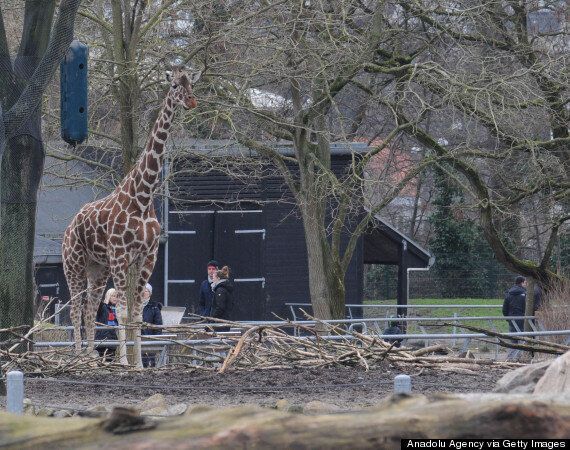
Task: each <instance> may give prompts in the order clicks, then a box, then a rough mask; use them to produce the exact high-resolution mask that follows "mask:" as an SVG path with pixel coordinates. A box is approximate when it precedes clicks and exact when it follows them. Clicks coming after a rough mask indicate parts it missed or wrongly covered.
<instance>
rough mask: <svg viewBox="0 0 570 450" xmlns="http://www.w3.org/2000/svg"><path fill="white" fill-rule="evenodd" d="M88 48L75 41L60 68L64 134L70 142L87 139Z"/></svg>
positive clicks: (73, 143)
mask: <svg viewBox="0 0 570 450" xmlns="http://www.w3.org/2000/svg"><path fill="white" fill-rule="evenodd" d="M88 58H89V47H87V45H85V44H82V43H81V42H79V41H77V40H74V41H73V42H72V43H71V45H70V46H69V49H68V50H67V54H66V55H65V58H64V59H63V61H62V63H61V66H60V71H61V77H60V78H61V86H60V96H61V137H62V138H63V140H64V141H65V142H67V143H69V144H71V145H77V144H81V143H82V142H83V141H84V140H85V139H87V60H88Z"/></svg>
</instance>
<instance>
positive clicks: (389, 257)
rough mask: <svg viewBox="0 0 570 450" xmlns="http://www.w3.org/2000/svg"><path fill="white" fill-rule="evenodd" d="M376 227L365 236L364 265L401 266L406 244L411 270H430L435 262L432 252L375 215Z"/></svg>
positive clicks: (371, 228) (407, 263)
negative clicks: (401, 257) (401, 249)
mask: <svg viewBox="0 0 570 450" xmlns="http://www.w3.org/2000/svg"><path fill="white" fill-rule="evenodd" d="M374 222H375V223H374V225H373V226H371V227H370V229H369V230H368V231H367V232H366V233H365V234H364V264H399V263H400V248H401V247H402V245H403V243H405V246H406V250H407V259H406V265H407V267H409V268H417V269H429V268H430V267H431V266H432V265H433V263H434V262H435V258H434V257H433V256H432V254H431V253H430V252H428V251H427V250H425V249H424V248H422V247H421V246H420V245H419V244H418V243H417V242H415V241H413V240H412V239H410V238H409V237H407V236H406V235H404V234H402V233H401V232H399V231H398V230H396V229H395V228H394V227H392V226H391V225H389V224H388V223H387V222H385V221H384V220H383V219H382V218H381V217H380V216H379V215H374Z"/></svg>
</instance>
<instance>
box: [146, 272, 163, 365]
mask: <svg viewBox="0 0 570 450" xmlns="http://www.w3.org/2000/svg"><path fill="white" fill-rule="evenodd" d="M151 295H152V286H151V285H150V284H149V283H147V284H146V287H145V289H144V291H143V304H144V308H143V313H142V320H143V322H145V323H148V324H151V325H162V312H161V310H162V304H161V303H158V302H155V301H152V300H151V298H150V297H151ZM141 334H144V335H155V334H162V330H161V329H160V328H142V329H141ZM155 359H156V358H155V354H154V353H145V352H143V354H142V361H143V367H154V366H155V364H156V362H155Z"/></svg>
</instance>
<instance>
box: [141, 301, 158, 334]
mask: <svg viewBox="0 0 570 450" xmlns="http://www.w3.org/2000/svg"><path fill="white" fill-rule="evenodd" d="M161 309H162V303H158V302H153V301H152V300H151V301H149V302H148V303H147V304H146V305H145V307H144V309H143V313H142V320H143V322H146V323H149V324H151V325H162V313H161V312H160V310H161ZM141 334H162V330H161V329H156V328H143V329H142V330H141Z"/></svg>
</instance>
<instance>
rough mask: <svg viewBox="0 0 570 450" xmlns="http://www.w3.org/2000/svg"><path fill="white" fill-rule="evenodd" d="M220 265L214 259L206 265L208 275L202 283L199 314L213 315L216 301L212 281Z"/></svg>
mask: <svg viewBox="0 0 570 450" xmlns="http://www.w3.org/2000/svg"><path fill="white" fill-rule="evenodd" d="M218 267H219V264H218V261H216V260H214V259H212V260H210V261H208V264H207V266H206V270H207V271H208V277H207V278H206V279H205V280H204V281H202V284H201V285H200V299H199V300H200V301H199V305H200V310H199V314H200V315H201V316H206V317H210V316H211V315H212V302H213V301H214V291H212V283H213V282H214V278H213V277H214V273H215V272H216V271H217V270H218Z"/></svg>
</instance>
